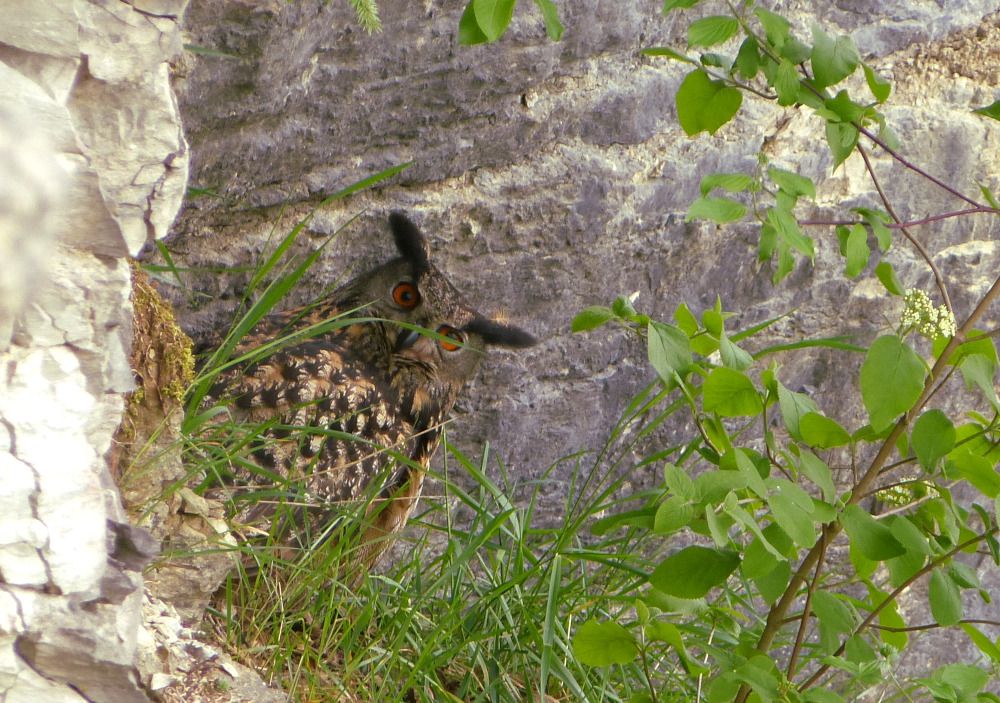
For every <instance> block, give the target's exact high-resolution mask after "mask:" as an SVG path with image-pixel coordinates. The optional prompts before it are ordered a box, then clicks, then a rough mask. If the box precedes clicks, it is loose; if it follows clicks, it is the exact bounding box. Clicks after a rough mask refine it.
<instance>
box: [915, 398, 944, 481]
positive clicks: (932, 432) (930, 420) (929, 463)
mask: <svg viewBox="0 0 1000 703" xmlns="http://www.w3.org/2000/svg"><path fill="white" fill-rule="evenodd" d="M910 446H912V447H913V451H914V453H915V454H916V455H917V461H919V462H920V465H921V466H923V467H924V468H925V469H927V470H928V471H933V470H934V468H935V466H936V465H937V463H938V461H939V460H940V459H941V458H942V457H944V456H945V455H946V454H948V452H950V451H951V450H952V449H953V448H954V447H955V426H954V425H953V424H952V422H951V420H949V419H948V416H947V415H945V414H944V413H943V412H942V411H940V410H928V411H927V412H925V413H924V414H923V415H921V416H920V417H919V418H917V421H916V422H915V423H913V430H912V432H911V435H910Z"/></svg>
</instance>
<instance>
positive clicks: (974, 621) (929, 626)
mask: <svg viewBox="0 0 1000 703" xmlns="http://www.w3.org/2000/svg"><path fill="white" fill-rule="evenodd" d="M958 624H959V625H990V626H991V627H1000V621H998V620H980V619H978V618H964V619H962V620H959V621H958ZM869 627H872V628H874V629H876V630H885V631H886V632H919V631H920V630H933V629H935V628H938V627H941V625H939V624H938V623H936V622H928V623H924V624H923V625H909V626H907V627H892V626H891V625H870V626H869Z"/></svg>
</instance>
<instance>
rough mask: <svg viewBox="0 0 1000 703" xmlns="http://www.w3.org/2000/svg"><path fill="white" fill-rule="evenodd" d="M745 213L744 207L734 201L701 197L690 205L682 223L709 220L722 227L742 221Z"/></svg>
mask: <svg viewBox="0 0 1000 703" xmlns="http://www.w3.org/2000/svg"><path fill="white" fill-rule="evenodd" d="M746 212H747V209H746V206H745V205H743V203H740V202H737V201H736V200H732V199H730V198H706V197H701V198H698V199H697V200H695V201H694V202H693V203H691V206H690V207H689V208H688V211H687V216H686V217H685V218H684V221H685V222H690V221H691V220H711V221H712V222H715V223H717V224H720V225H722V224H725V223H727V222H735V221H736V220H739V219H742V218H743V216H744V215H745V214H746Z"/></svg>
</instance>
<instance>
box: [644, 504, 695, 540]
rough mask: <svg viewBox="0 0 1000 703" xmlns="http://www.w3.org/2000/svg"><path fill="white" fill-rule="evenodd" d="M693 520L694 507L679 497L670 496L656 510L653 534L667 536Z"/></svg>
mask: <svg viewBox="0 0 1000 703" xmlns="http://www.w3.org/2000/svg"><path fill="white" fill-rule="evenodd" d="M693 519H694V506H692V505H691V504H690V503H688V502H687V500H686V499H684V498H682V497H680V496H670V497H669V498H667V499H666V500H665V501H663V502H662V503H660V505H659V506H658V507H657V508H656V516H655V517H654V518H653V532H655V533H656V534H658V535H669V534H671V533H672V532H676V531H677V530H679V529H681V528H682V527H687V526H688V524H689V523H690V522H691V520H693Z"/></svg>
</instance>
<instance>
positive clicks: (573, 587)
mask: <svg viewBox="0 0 1000 703" xmlns="http://www.w3.org/2000/svg"><path fill="white" fill-rule="evenodd" d="M446 449H447V455H446V462H445V473H443V474H440V475H438V476H437V477H436V478H437V479H438V481H439V482H440V485H441V487H442V489H443V490H442V491H441V492H440V495H439V496H438V497H435V498H431V499H430V500H428V501H426V503H427V507H426V509H425V510H424V512H423V513H422V515H420V516H419V517H418V518H417V519H416V520H415V521H414V522H415V523H417V524H416V525H415V526H414V527H413V528H411V529H410V530H409V535H408V539H409V540H410V543H409V544H408V545H407V546H408V547H409V549H408V550H407V552H408V554H409V557H408V558H406V559H404V560H403V561H401V562H398V563H396V564H395V565H392V566H391V567H390V568H389V569H388V570H386V571H385V572H384V573H376V574H371V575H369V576H368V578H367V579H365V580H364V581H363V582H362V583H361V584H360V586H359V587H358V588H357V590H352V589H351V588H350V587H349V586H348V584H345V583H344V582H343V581H341V580H339V579H338V578H337V577H336V574H337V572H338V565H339V563H341V562H342V560H344V559H345V558H349V557H348V556H347V555H345V553H344V550H345V546H344V543H343V542H339V543H334V542H328V543H326V544H322V545H320V546H319V547H318V548H317V549H315V550H313V551H308V552H305V553H302V554H300V555H297V556H296V557H295V558H293V559H291V560H283V559H279V558H277V557H276V556H275V554H276V552H277V550H276V549H275V548H274V547H275V545H274V544H273V543H272V544H266V543H265V544H262V545H258V546H257V547H255V548H253V549H252V550H250V551H248V553H252V555H253V561H252V566H251V568H250V569H246V568H244V569H243V570H241V571H240V572H239V573H236V574H233V575H232V576H231V577H230V579H229V580H228V581H227V584H226V587H225V589H224V592H223V593H222V595H221V597H220V598H219V600H218V604H217V606H216V608H215V609H214V611H213V612H212V618H213V621H214V622H215V624H216V629H217V631H218V632H219V633H220V634H221V635H222V636H223V637H224V638H225V641H226V642H227V643H228V644H229V646H230V647H231V649H232V651H233V652H234V653H236V654H237V656H239V657H240V658H241V659H242V660H243V661H244V662H247V663H250V664H252V665H254V666H256V667H258V668H259V669H261V670H263V671H265V672H267V675H268V676H269V677H270V679H271V680H272V681H273V682H274V683H277V684H279V685H281V686H282V687H284V688H285V689H286V690H288V691H289V692H290V693H292V695H293V698H295V699H296V700H308V701H327V700H329V701H340V700H344V701H355V700H356V701H374V700H378V701H441V700H452V701H524V700H595V701H596V700H619V696H620V693H619V692H615V691H613V690H612V688H611V686H610V684H609V683H608V679H607V678H606V674H602V673H600V672H598V671H597V670H592V669H589V668H588V667H584V666H582V665H580V664H578V663H577V662H576V660H575V659H574V657H573V655H572V646H571V641H570V635H571V632H572V629H573V625H574V623H575V622H577V621H578V620H579V621H582V620H583V619H586V618H587V617H590V616H592V615H595V614H597V613H601V612H604V613H608V612H617V611H619V610H620V609H621V608H623V607H629V606H630V603H628V602H625V601H623V600H622V599H621V598H620V597H619V596H617V595H616V594H620V593H627V592H630V591H632V590H634V588H635V586H636V585H637V583H638V582H639V581H641V580H642V579H643V578H644V577H643V576H642V574H643V569H642V568H641V567H642V565H643V562H642V559H641V557H639V556H636V555H638V554H639V553H640V552H641V551H642V546H641V545H639V544H637V543H636V541H635V534H634V533H632V532H629V531H619V532H615V533H614V534H613V535H610V536H605V537H602V538H599V539H597V540H596V541H595V540H593V539H588V536H587V535H586V534H585V533H584V532H583V531H582V527H583V526H584V524H586V523H588V522H590V521H591V520H592V519H593V517H594V514H595V513H597V512H600V511H601V510H603V509H605V508H606V507H608V504H609V501H612V500H613V499H612V498H611V495H612V494H613V493H614V492H615V491H616V490H617V488H619V487H620V481H621V480H620V479H618V480H615V481H611V482H609V483H608V484H607V485H604V486H601V489H602V490H600V491H596V492H592V493H591V495H590V496H589V497H588V496H580V495H572V496H569V497H568V498H567V503H566V505H565V508H566V511H565V512H564V514H563V520H562V522H561V523H559V524H557V525H554V526H548V527H540V526H537V525H536V524H535V522H536V519H537V516H538V514H537V512H536V510H537V507H538V504H539V499H540V497H541V488H542V483H541V482H539V483H536V484H535V487H534V489H533V490H532V492H531V494H530V496H529V497H528V498H527V500H526V502H525V503H523V504H522V505H515V504H514V503H513V502H512V500H511V498H510V496H511V495H513V494H514V493H515V492H516V490H515V485H514V484H513V483H512V482H511V481H510V477H509V476H508V475H507V474H506V472H505V471H504V467H503V465H502V464H501V463H500V462H499V460H497V459H496V457H495V456H494V455H492V454H491V452H490V449H489V447H487V448H485V449H484V450H483V453H482V455H481V456H480V457H478V458H477V461H472V460H470V458H468V457H466V456H465V455H463V454H462V453H461V452H459V451H458V450H457V449H456V448H455V447H454V446H451V445H448V446H447V448H446ZM491 466H492V467H493V468H495V470H496V471H497V472H499V474H500V476H501V481H500V482H497V481H494V480H493V479H491V478H490V477H489V476H488V474H487V469H488V467H491ZM574 466H575V471H574V472H573V476H572V478H571V483H574V484H576V485H577V486H578V487H579V488H583V487H585V486H587V485H588V479H589V476H588V475H587V473H589V472H587V473H585V472H584V471H583V467H584V463H583V462H581V461H574ZM556 468H557V467H556V466H553V467H551V469H550V470H551V471H554V470H555V469H556ZM588 468H593V467H592V466H591V467H588ZM455 470H458V471H464V472H467V473H468V475H470V476H471V477H472V479H473V484H474V486H473V488H472V489H471V490H464V489H463V488H461V487H460V486H459V485H458V483H457V482H455V481H452V480H450V478H449V474H451V473H453V472H454V471H455ZM545 478H546V479H548V478H550V477H549V476H546V477H545ZM458 512H462V513H467V514H469V515H471V518H470V519H468V520H467V521H464V522H461V523H460V522H459V521H458V520H457V519H456V513H458ZM346 548H349V547H346ZM608 554H618V555H620V556H619V557H618V558H616V559H608V558H607V555H608ZM632 675H633V677H634V679H635V681H636V690H637V691H638V690H643V689H644V688H645V685H644V684H642V683H641V682H642V680H643V677H644V676H645V674H644V673H643V672H641V671H640V670H638V669H635V670H634V671H633V672H632ZM543 694H544V696H546V697H543Z"/></svg>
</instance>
